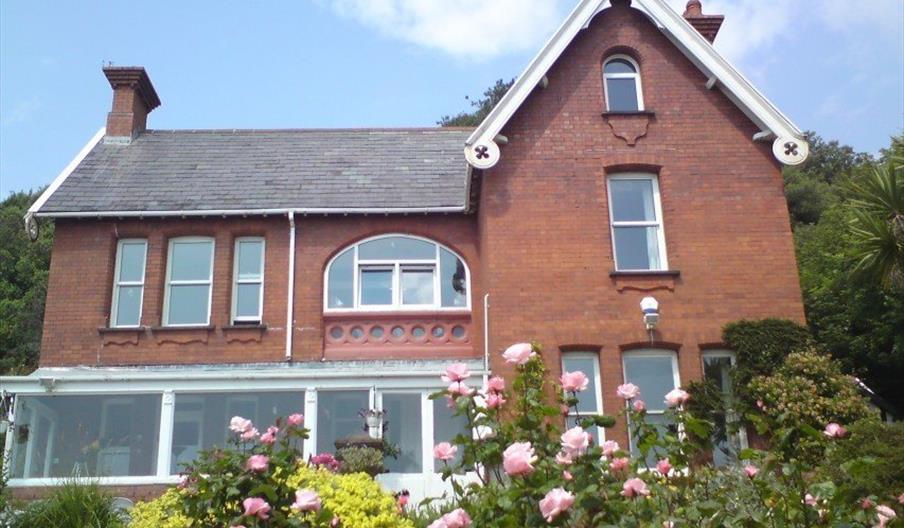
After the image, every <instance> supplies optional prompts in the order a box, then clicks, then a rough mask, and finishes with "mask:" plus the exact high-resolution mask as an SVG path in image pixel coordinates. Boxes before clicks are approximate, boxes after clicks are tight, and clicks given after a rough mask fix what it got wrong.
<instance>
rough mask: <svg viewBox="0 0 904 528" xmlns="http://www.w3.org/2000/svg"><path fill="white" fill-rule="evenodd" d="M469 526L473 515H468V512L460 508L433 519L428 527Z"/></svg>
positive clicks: (457, 527) (452, 527) (450, 527)
mask: <svg viewBox="0 0 904 528" xmlns="http://www.w3.org/2000/svg"><path fill="white" fill-rule="evenodd" d="M469 526H471V517H469V516H468V512H466V511H464V510H463V509H461V508H458V509H455V510H452V511H450V512H449V513H447V514H445V515H443V516H442V517H440V518H439V519H437V520H435V521H433V523H432V524H430V526H428V527H427V528H468V527H469Z"/></svg>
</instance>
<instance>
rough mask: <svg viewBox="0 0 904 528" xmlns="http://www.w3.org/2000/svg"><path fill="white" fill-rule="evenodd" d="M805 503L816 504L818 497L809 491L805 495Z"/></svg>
mask: <svg viewBox="0 0 904 528" xmlns="http://www.w3.org/2000/svg"><path fill="white" fill-rule="evenodd" d="M804 504H806V505H807V506H816V497H814V496H813V495H810V494H809V493H807V494H806V495H804Z"/></svg>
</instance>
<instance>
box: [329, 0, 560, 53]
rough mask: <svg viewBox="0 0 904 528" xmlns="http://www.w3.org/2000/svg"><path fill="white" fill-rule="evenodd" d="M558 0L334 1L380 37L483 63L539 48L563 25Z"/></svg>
mask: <svg viewBox="0 0 904 528" xmlns="http://www.w3.org/2000/svg"><path fill="white" fill-rule="evenodd" d="M569 4H570V2H567V1H565V2H563V1H561V0H558V1H557V0H491V1H487V0H332V2H330V5H331V6H332V8H333V9H334V10H335V11H336V12H337V13H339V14H340V15H342V16H345V17H348V18H351V19H354V20H356V21H358V22H360V23H361V24H363V25H366V26H370V27H372V28H374V29H376V30H377V31H379V32H380V33H381V34H383V35H386V36H388V37H392V38H397V39H400V40H403V41H406V42H409V43H411V44H415V45H417V46H423V47H426V48H431V49H436V50H440V51H443V52H445V53H448V54H450V55H453V56H456V57H459V58H467V59H477V60H484V59H487V58H491V57H495V56H498V55H502V54H505V53H512V52H518V51H533V50H536V49H539V47H540V46H541V45H542V43H543V41H544V39H545V38H546V37H547V36H548V35H549V34H550V33H552V31H553V30H555V28H556V27H557V26H558V24H560V23H561V22H562V19H563V18H564V17H565V11H566V9H567V8H568V7H570V6H569Z"/></svg>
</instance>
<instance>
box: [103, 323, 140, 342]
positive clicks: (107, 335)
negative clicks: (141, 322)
mask: <svg viewBox="0 0 904 528" xmlns="http://www.w3.org/2000/svg"><path fill="white" fill-rule="evenodd" d="M147 329H148V327H146V326H130V327H119V326H110V327H105V326H101V327H98V328H97V333H98V334H99V335H100V339H101V346H108V345H137V344H138V338H139V336H140V335H141V334H143V333H144V332H145V331H147Z"/></svg>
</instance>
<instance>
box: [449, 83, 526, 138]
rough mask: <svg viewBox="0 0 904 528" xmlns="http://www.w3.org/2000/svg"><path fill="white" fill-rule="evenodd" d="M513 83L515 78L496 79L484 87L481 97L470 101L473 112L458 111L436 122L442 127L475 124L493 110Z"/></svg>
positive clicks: (471, 125) (466, 97)
mask: <svg viewBox="0 0 904 528" xmlns="http://www.w3.org/2000/svg"><path fill="white" fill-rule="evenodd" d="M514 83H515V79H512V80H510V81H507V82H506V81H504V80H502V79H499V80H497V81H496V84H494V85H493V86H491V87H489V88H487V89H486V91H484V92H483V97H481V98H479V99H477V100H476V101H471V106H473V107H474V108H476V110H474V111H473V112H460V113H459V114H458V115H455V116H447V115H446V116H443V117H441V118H440V120H439V121H437V124H438V125H440V126H444V127H450V126H470V127H473V126H477V125H479V124H480V122H481V121H483V119H484V118H485V117H486V116H487V115H488V114H489V113H490V111H491V110H493V107H495V106H496V104H497V103H499V101H500V100H502V97H503V96H504V95H505V94H506V92H508V90H509V88H511V87H512V84H514ZM465 99H468V100H470V98H469V97H468V96H467V95H466V96H465Z"/></svg>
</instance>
